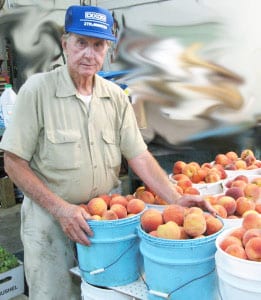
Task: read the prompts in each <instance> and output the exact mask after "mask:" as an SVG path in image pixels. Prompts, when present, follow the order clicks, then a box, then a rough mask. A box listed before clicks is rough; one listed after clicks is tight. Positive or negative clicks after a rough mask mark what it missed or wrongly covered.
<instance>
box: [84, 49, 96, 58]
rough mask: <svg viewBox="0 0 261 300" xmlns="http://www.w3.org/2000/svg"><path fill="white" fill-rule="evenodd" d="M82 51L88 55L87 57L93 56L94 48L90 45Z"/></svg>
mask: <svg viewBox="0 0 261 300" xmlns="http://www.w3.org/2000/svg"><path fill="white" fill-rule="evenodd" d="M83 51H84V55H85V56H88V57H90V56H94V49H93V47H91V46H87V47H85V49H84V50H83Z"/></svg>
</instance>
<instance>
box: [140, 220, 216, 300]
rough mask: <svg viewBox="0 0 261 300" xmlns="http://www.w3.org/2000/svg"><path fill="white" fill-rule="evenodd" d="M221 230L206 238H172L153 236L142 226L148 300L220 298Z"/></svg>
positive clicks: (141, 245)
mask: <svg viewBox="0 0 261 300" xmlns="http://www.w3.org/2000/svg"><path fill="white" fill-rule="evenodd" d="M221 231H222V230H221ZM221 231H219V232H217V233H215V234H213V235H210V236H206V237H204V238H198V239H189V240H168V239H161V238H157V237H153V236H151V235H149V234H147V233H146V232H144V230H143V229H142V228H141V226H139V227H138V235H139V237H140V239H141V242H140V251H141V253H142V255H143V259H144V273H145V281H146V284H147V287H148V299H150V300H156V299H157V300H158V299H172V300H174V299H178V300H187V299H200V300H210V299H217V298H218V293H217V275H216V271H215V256H214V255H215V252H216V246H215V240H216V237H217V236H218V235H219V234H220V232H221Z"/></svg>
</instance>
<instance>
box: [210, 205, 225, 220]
mask: <svg viewBox="0 0 261 300" xmlns="http://www.w3.org/2000/svg"><path fill="white" fill-rule="evenodd" d="M212 206H213V208H214V209H215V211H216V212H217V214H218V216H220V217H221V218H223V219H226V218H227V210H226V209H225V207H224V206H222V205H220V204H214V205H212Z"/></svg>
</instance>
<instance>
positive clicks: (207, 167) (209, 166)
mask: <svg viewBox="0 0 261 300" xmlns="http://www.w3.org/2000/svg"><path fill="white" fill-rule="evenodd" d="M200 167H201V169H207V170H209V169H212V167H213V166H212V165H211V163H207V162H205V163H203V164H202V165H201V166H200Z"/></svg>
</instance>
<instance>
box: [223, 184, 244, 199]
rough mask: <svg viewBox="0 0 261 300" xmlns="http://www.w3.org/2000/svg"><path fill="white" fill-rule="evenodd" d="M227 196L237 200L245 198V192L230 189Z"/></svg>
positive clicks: (237, 188) (239, 189)
mask: <svg viewBox="0 0 261 300" xmlns="http://www.w3.org/2000/svg"><path fill="white" fill-rule="evenodd" d="M225 196H229V197H232V198H234V199H235V200H236V199H237V198H239V197H244V196H245V194H244V191H243V190H242V189H241V188H239V187H230V188H228V189H227V190H226V192H225Z"/></svg>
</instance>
